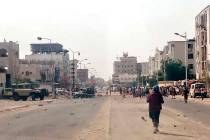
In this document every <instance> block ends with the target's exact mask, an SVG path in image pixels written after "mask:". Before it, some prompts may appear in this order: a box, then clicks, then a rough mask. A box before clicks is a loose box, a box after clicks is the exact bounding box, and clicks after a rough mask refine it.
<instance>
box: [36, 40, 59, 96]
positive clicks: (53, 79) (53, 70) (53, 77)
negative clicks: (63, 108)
mask: <svg viewBox="0 0 210 140" xmlns="http://www.w3.org/2000/svg"><path fill="white" fill-rule="evenodd" d="M43 39H44V40H49V41H50V51H51V52H50V54H51V55H50V56H51V58H50V60H51V61H52V64H51V65H52V93H53V94H54V97H55V98H56V92H55V90H54V81H55V68H54V63H53V60H52V46H51V45H52V39H50V38H46V37H37V40H43Z"/></svg>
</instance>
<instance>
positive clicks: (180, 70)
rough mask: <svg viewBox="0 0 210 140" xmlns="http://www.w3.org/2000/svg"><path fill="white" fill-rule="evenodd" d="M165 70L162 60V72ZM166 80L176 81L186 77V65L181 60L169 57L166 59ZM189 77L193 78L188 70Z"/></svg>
mask: <svg viewBox="0 0 210 140" xmlns="http://www.w3.org/2000/svg"><path fill="white" fill-rule="evenodd" d="M163 71H164V61H163V62H162V72H163ZM165 73H166V80H171V81H176V80H184V79H185V66H184V65H183V63H182V62H181V61H180V60H172V59H169V60H167V61H165ZM188 77H189V78H190V79H192V78H193V76H192V74H191V72H190V71H189V70H188Z"/></svg>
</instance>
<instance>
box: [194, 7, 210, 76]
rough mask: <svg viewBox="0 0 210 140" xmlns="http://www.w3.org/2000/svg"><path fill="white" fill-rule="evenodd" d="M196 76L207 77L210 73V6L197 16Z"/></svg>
mask: <svg viewBox="0 0 210 140" xmlns="http://www.w3.org/2000/svg"><path fill="white" fill-rule="evenodd" d="M195 40H196V78H197V79H206V78H207V77H209V75H210V73H209V71H210V56H209V54H210V49H209V48H210V6H207V7H206V8H205V9H203V10H202V11H201V12H200V13H199V14H198V15H197V16H196V17H195Z"/></svg>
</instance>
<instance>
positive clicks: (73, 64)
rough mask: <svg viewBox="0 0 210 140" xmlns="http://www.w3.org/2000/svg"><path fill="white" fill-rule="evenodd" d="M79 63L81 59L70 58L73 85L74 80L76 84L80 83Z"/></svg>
mask: <svg viewBox="0 0 210 140" xmlns="http://www.w3.org/2000/svg"><path fill="white" fill-rule="evenodd" d="M78 63H79V61H78V60H76V59H74V60H70V70H71V72H70V83H71V85H72V84H73V81H74V84H80V83H79V82H78V78H77V70H78Z"/></svg>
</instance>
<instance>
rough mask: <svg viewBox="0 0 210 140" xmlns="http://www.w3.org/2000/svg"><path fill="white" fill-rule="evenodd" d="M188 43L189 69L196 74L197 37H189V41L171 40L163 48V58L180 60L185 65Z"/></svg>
mask: <svg viewBox="0 0 210 140" xmlns="http://www.w3.org/2000/svg"><path fill="white" fill-rule="evenodd" d="M186 45H187V65H188V69H190V71H191V72H192V74H193V75H195V39H189V40H188V41H187V43H186V41H169V42H168V44H167V46H165V48H164V50H163V52H164V55H163V59H172V60H180V61H181V62H182V64H183V65H185V46H186ZM193 75H192V76H193Z"/></svg>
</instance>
